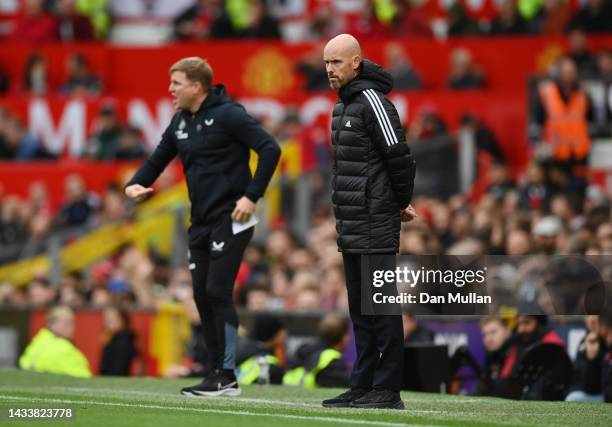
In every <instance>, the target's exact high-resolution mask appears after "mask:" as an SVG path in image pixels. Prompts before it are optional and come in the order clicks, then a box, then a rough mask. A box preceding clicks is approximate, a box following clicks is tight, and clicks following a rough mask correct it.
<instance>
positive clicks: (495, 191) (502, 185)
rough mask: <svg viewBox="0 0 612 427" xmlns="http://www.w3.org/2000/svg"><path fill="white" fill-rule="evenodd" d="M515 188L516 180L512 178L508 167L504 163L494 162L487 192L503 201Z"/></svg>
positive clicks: (490, 170) (495, 198)
mask: <svg viewBox="0 0 612 427" xmlns="http://www.w3.org/2000/svg"><path fill="white" fill-rule="evenodd" d="M514 189H515V186H514V182H512V179H511V178H510V172H509V171H508V167H507V166H506V165H505V164H503V163H498V162H493V163H492V164H491V167H490V169H489V186H488V188H487V194H488V195H489V196H491V197H493V199H494V200H499V201H502V200H504V199H505V198H506V196H507V195H508V193H510V192H511V191H513V190H514Z"/></svg>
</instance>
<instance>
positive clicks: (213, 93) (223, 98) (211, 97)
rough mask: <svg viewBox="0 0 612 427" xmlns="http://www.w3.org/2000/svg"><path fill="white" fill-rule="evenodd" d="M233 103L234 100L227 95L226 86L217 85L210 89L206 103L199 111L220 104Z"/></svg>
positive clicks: (203, 103)
mask: <svg viewBox="0 0 612 427" xmlns="http://www.w3.org/2000/svg"><path fill="white" fill-rule="evenodd" d="M231 101H232V99H231V98H230V97H229V95H228V94H227V90H226V89H225V86H224V85H222V84H216V85H213V86H212V87H211V88H210V90H209V91H208V95H207V96H206V99H205V100H204V102H202V105H200V108H199V109H198V111H200V110H205V109H206V108H211V107H215V106H217V105H220V104H225V103H228V102H231Z"/></svg>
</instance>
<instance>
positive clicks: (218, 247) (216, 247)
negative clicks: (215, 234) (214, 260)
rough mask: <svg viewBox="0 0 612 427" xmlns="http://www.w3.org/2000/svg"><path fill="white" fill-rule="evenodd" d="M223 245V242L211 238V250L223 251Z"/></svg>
mask: <svg viewBox="0 0 612 427" xmlns="http://www.w3.org/2000/svg"><path fill="white" fill-rule="evenodd" d="M223 246H225V242H219V243H217V242H215V241H214V240H213V242H212V250H213V251H216V252H222V251H223Z"/></svg>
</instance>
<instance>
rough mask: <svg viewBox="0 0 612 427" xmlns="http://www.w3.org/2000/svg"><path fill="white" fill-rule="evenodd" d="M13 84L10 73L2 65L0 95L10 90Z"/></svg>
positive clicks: (0, 69) (0, 70)
mask: <svg viewBox="0 0 612 427" xmlns="http://www.w3.org/2000/svg"><path fill="white" fill-rule="evenodd" d="M10 86H11V84H10V81H9V77H8V74H6V72H5V71H4V69H3V68H2V67H0V95H4V94H6V93H7V92H8V91H9V87H10Z"/></svg>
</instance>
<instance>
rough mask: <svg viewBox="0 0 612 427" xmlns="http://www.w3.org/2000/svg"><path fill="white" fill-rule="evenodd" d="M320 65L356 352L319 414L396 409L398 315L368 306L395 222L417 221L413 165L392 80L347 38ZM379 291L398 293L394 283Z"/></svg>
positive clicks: (390, 252)
mask: <svg viewBox="0 0 612 427" xmlns="http://www.w3.org/2000/svg"><path fill="white" fill-rule="evenodd" d="M323 59H324V61H325V65H326V69H327V74H328V77H329V82H330V86H331V87H332V88H333V89H337V90H338V96H339V99H338V102H337V103H336V105H335V107H334V112H333V119H332V144H333V149H334V168H333V180H332V188H333V196H332V202H333V204H334V213H335V215H336V229H337V232H338V247H339V249H340V251H341V252H342V257H343V261H344V271H345V275H346V285H347V289H348V297H349V310H350V314H351V320H352V322H353V328H354V332H355V342H356V347H357V361H356V362H355V365H354V367H353V373H352V376H351V381H350V387H351V388H350V390H348V391H347V392H345V393H342V394H341V395H340V396H338V397H336V398H334V399H329V400H326V401H324V402H323V406H326V407H343V406H344V407H347V406H351V407H359V408H397V409H401V408H403V407H404V404H403V402H402V400H401V398H400V394H399V390H400V388H401V385H402V363H403V331H402V318H401V314H400V311H399V310H396V312H394V313H389V312H388V311H387V312H381V311H380V309H381V308H383V309H388V308H389V307H376V304H372V294H371V292H372V277H373V276H372V275H373V273H374V271H377V270H378V271H380V270H390V271H395V268H396V253H397V252H398V249H399V234H400V224H401V221H409V220H411V219H412V218H413V217H414V216H416V214H415V213H414V210H413V209H412V207H411V206H410V200H411V198H412V190H413V186H414V176H415V171H416V168H415V162H414V159H413V158H412V156H411V154H410V150H409V148H408V145H406V142H405V136H404V132H403V130H402V127H401V124H400V120H399V116H398V114H397V111H396V110H395V107H394V106H393V104H392V103H391V102H390V101H389V100H388V99H387V98H386V97H385V94H387V93H389V92H390V91H391V89H392V88H393V79H392V78H391V76H390V75H389V74H388V73H387V72H386V71H384V70H383V69H382V68H381V67H380V66H378V65H376V64H374V63H373V62H370V61H368V60H362V58H361V48H360V46H359V43H358V42H357V40H356V39H355V38H354V37H353V36H351V35H348V34H342V35H340V36H337V37H335V38H334V39H332V40H331V41H330V42H329V43H328V44H327V46H326V47H325V51H324V53H323ZM385 288H386V290H387V292H386V293H391V294H392V293H396V292H397V290H396V289H395V282H393V283H387V284H386V285H385ZM377 292H378V291H377ZM383 292H384V291H383ZM396 308H398V307H396Z"/></svg>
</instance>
